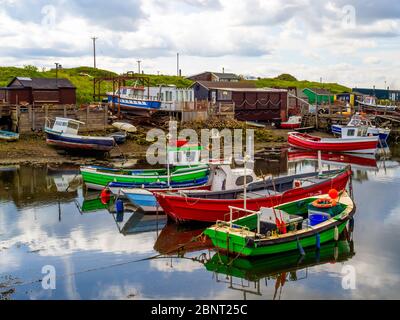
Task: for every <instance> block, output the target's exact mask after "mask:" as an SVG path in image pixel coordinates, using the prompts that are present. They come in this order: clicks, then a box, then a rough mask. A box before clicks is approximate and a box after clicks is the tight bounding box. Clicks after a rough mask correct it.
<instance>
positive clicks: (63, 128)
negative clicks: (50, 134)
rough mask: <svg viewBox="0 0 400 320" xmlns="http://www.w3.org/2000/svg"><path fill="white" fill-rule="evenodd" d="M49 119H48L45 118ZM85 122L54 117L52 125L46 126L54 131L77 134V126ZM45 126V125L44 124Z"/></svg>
mask: <svg viewBox="0 0 400 320" xmlns="http://www.w3.org/2000/svg"><path fill="white" fill-rule="evenodd" d="M47 120H48V121H49V119H47ZM84 124H85V123H83V122H81V121H77V120H73V119H67V118H56V120H55V121H54V124H53V127H52V128H50V127H49V128H48V129H51V130H52V131H54V132H57V133H62V134H70V135H78V132H79V126H80V125H84ZM46 126H47V125H46Z"/></svg>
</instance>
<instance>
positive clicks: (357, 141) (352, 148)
mask: <svg viewBox="0 0 400 320" xmlns="http://www.w3.org/2000/svg"><path fill="white" fill-rule="evenodd" d="M288 142H289V144H290V145H291V146H292V147H294V148H298V149H305V150H314V151H327V152H346V153H368V154H376V152H377V150H378V144H379V137H373V136H372V137H356V136H355V137H354V138H351V139H350V138H349V139H336V138H320V137H315V136H311V135H309V134H305V133H298V132H291V133H289V140H288Z"/></svg>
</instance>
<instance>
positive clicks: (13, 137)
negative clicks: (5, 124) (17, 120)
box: [0, 130, 19, 142]
mask: <svg viewBox="0 0 400 320" xmlns="http://www.w3.org/2000/svg"><path fill="white" fill-rule="evenodd" d="M0 140H5V141H8V142H14V141H17V140H19V134H18V133H15V132H10V131H2V130H0Z"/></svg>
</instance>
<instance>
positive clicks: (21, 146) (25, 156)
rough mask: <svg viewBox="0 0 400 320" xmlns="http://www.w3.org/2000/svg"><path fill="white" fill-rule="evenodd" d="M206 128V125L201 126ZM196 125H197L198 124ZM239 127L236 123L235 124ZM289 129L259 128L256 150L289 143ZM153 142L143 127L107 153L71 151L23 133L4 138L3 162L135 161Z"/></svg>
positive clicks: (0, 145)
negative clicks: (147, 139)
mask: <svg viewBox="0 0 400 320" xmlns="http://www.w3.org/2000/svg"><path fill="white" fill-rule="evenodd" d="M199 128H202V127H199ZM195 129H196V128H195ZM233 129H235V127H233ZM287 133H288V131H286V130H270V129H257V130H256V132H255V135H256V144H255V149H256V150H262V149H264V148H282V147H285V146H287ZM149 145H150V144H149V143H148V142H146V131H145V130H142V131H139V132H138V134H135V135H132V136H131V137H130V138H129V139H128V141H127V142H126V143H125V144H123V145H121V146H118V147H116V148H114V149H113V150H112V151H111V152H110V154H109V155H108V156H107V157H103V156H101V155H96V154H82V153H79V152H78V153H76V152H74V153H67V152H65V151H63V150H57V149H55V148H52V147H49V146H47V144H46V138H45V136H44V135H43V134H35V135H26V136H21V139H20V140H19V141H17V142H13V143H9V142H2V141H1V142H0V166H6V165H32V166H42V165H46V164H51V165H62V164H63V165H91V164H98V165H107V164H108V163H112V162H119V161H121V162H127V161H128V162H132V160H134V159H143V158H145V156H146V151H147V148H148V146H149Z"/></svg>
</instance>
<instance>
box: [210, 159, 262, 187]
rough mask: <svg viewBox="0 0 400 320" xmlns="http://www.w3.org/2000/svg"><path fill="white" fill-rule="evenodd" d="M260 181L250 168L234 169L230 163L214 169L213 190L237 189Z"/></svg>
mask: <svg viewBox="0 0 400 320" xmlns="http://www.w3.org/2000/svg"><path fill="white" fill-rule="evenodd" d="M257 181H259V178H258V177H257V176H256V174H255V173H254V170H252V169H250V168H237V169H232V168H231V166H230V165H220V166H218V167H217V168H216V170H215V171H214V176H213V177H212V187H211V190H221V191H225V190H235V189H238V188H242V187H244V186H245V184H247V185H249V184H251V183H253V182H257Z"/></svg>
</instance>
